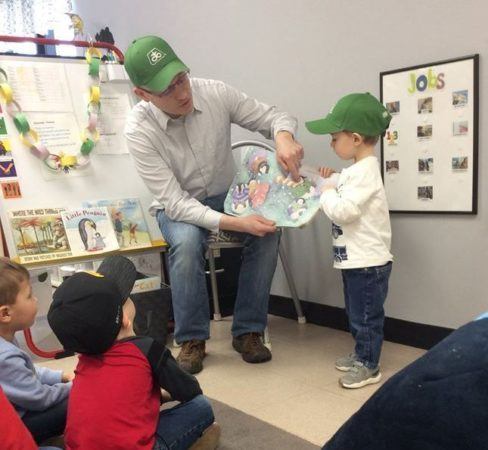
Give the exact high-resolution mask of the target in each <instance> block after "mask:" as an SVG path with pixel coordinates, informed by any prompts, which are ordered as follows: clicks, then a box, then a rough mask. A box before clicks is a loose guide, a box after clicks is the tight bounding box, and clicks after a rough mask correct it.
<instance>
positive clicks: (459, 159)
mask: <svg viewBox="0 0 488 450" xmlns="http://www.w3.org/2000/svg"><path fill="white" fill-rule="evenodd" d="M452 170H454V171H456V172H458V171H463V170H468V157H467V156H453V158H452Z"/></svg>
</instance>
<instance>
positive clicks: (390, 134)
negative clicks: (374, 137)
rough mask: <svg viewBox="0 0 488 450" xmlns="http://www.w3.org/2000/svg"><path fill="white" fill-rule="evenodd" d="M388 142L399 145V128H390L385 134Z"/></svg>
mask: <svg viewBox="0 0 488 450" xmlns="http://www.w3.org/2000/svg"><path fill="white" fill-rule="evenodd" d="M385 139H386V143H387V144H388V145H397V144H398V131H397V130H391V131H390V130H388V131H387V132H386V134H385Z"/></svg>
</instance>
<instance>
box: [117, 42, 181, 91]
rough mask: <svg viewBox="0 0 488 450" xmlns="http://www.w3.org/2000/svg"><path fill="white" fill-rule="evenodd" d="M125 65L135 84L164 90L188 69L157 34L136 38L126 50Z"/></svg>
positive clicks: (149, 88) (148, 88) (150, 89)
mask: <svg viewBox="0 0 488 450" xmlns="http://www.w3.org/2000/svg"><path fill="white" fill-rule="evenodd" d="M124 66H125V70H126V71H127V74H128V75H129V78H130V80H131V81H132V83H134V85H136V86H138V87H142V88H144V89H147V90H148V91H151V92H163V91H164V90H165V89H166V88H167V87H168V86H169V85H170V84H171V81H172V80H173V78H174V77H175V76H176V75H178V74H179V73H181V72H185V71H188V70H189V69H188V67H186V66H185V65H184V64H183V63H182V62H181V61H180V59H179V58H178V57H177V56H176V54H175V52H174V51H173V49H172V48H171V47H170V46H169V45H168V43H167V42H166V41H165V40H163V39H161V38H160V37H157V36H143V37H141V38H138V39H135V40H134V41H132V43H131V44H130V45H129V48H128V49H127V51H126V52H125V56H124Z"/></svg>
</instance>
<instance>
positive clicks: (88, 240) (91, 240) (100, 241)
mask: <svg viewBox="0 0 488 450" xmlns="http://www.w3.org/2000/svg"><path fill="white" fill-rule="evenodd" d="M61 217H62V219H63V223H64V228H65V230H66V235H67V237H68V241H69V243H70V246H71V251H72V252H73V256H81V255H93V254H97V253H105V252H110V251H113V250H118V249H119V245H118V243H117V238H116V236H115V232H114V230H113V227H112V221H111V220H110V214H109V212H108V210H107V208H104V207H103V208H81V209H72V210H69V211H64V212H62V213H61Z"/></svg>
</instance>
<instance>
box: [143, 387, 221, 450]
mask: <svg viewBox="0 0 488 450" xmlns="http://www.w3.org/2000/svg"><path fill="white" fill-rule="evenodd" d="M214 421H215V418H214V414H213V411H212V406H211V405H210V403H209V401H208V400H207V399H206V398H205V397H204V396H203V395H198V396H197V397H195V398H194V399H192V400H190V401H189V402H186V403H180V404H179V405H177V406H175V407H174V408H171V409H165V410H163V411H161V413H160V414H159V423H158V427H157V429H156V443H155V444H154V447H153V449H154V450H186V449H188V448H189V447H191V446H192V445H193V444H194V443H195V442H196V441H197V439H198V438H199V437H200V436H201V435H202V433H203V432H204V431H205V430H206V429H207V428H208V427H209V426H210V425H212V423H213V422H214Z"/></svg>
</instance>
